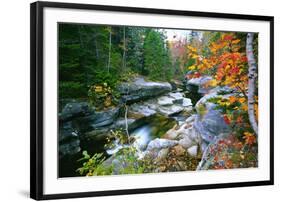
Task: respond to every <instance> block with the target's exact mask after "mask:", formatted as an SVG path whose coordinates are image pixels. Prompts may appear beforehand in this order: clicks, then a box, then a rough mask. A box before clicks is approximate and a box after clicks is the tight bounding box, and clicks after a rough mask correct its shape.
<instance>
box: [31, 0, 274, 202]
mask: <svg viewBox="0 0 281 202" xmlns="http://www.w3.org/2000/svg"><path fill="white" fill-rule="evenodd" d="M273 19H274V18H273V17H270V16H256V15H239V14H225V13H211V12H195V11H182V10H181V11H179V10H163V9H149V8H134V7H116V6H102V5H87V4H72V3H55V2H35V3H32V4H31V197H32V198H33V199H37V200H42V199H58V198H73V197H88V196H104V195H118V194H136V193H151V192H167V191H184V190H197V189H213V188H226V187H242V186H257V185H272V184H273V55H274V54H273V26H274V25H273Z"/></svg>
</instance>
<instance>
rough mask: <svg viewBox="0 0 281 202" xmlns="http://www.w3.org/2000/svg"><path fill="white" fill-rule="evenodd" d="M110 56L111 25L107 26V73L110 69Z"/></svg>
mask: <svg viewBox="0 0 281 202" xmlns="http://www.w3.org/2000/svg"><path fill="white" fill-rule="evenodd" d="M110 58H111V27H110V28H109V48H108V63H107V72H108V73H109V69H110Z"/></svg>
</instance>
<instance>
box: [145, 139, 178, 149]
mask: <svg viewBox="0 0 281 202" xmlns="http://www.w3.org/2000/svg"><path fill="white" fill-rule="evenodd" d="M177 144H178V141H176V140H168V139H160V138H156V139H154V140H152V141H150V142H149V144H148V145H147V148H146V151H151V150H155V149H157V150H161V149H163V148H169V147H173V146H175V145H177Z"/></svg>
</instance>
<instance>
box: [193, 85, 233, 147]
mask: <svg viewBox="0 0 281 202" xmlns="http://www.w3.org/2000/svg"><path fill="white" fill-rule="evenodd" d="M222 90H224V91H225V90H226V89H221V88H216V89H213V90H212V91H211V93H209V94H207V95H205V96H204V97H202V98H201V99H200V100H199V101H198V102H197V103H196V106H195V109H196V111H197V116H196V118H195V121H194V128H195V129H196V130H197V131H198V132H199V133H200V134H201V137H202V139H203V140H204V142H205V143H206V144H207V145H208V144H209V143H210V142H213V141H214V140H216V139H217V138H218V136H219V134H222V133H227V134H228V133H229V132H230V131H231V128H230V127H229V125H228V124H227V123H226V122H225V121H224V118H223V114H222V113H221V111H220V110H219V109H217V105H216V104H214V103H212V102H210V101H209V100H210V99H211V98H217V97H222V98H227V97H229V96H231V95H232V94H230V93H229V94H224V95H220V92H221V91H222ZM202 145H204V144H202ZM205 146H206V145H205Z"/></svg>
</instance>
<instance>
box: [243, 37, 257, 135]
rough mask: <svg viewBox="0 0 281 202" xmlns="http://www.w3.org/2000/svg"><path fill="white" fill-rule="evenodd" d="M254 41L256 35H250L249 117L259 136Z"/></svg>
mask: <svg viewBox="0 0 281 202" xmlns="http://www.w3.org/2000/svg"><path fill="white" fill-rule="evenodd" d="M253 41H254V33H248V35H247V41H246V52H247V59H248V65H249V69H248V79H249V81H248V115H249V120H250V123H251V126H252V128H253V130H254V131H255V134H256V135H257V136H258V124H257V121H256V119H255V108H254V104H255V89H256V87H255V83H256V78H257V74H256V71H257V64H256V60H255V56H254V51H253Z"/></svg>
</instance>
